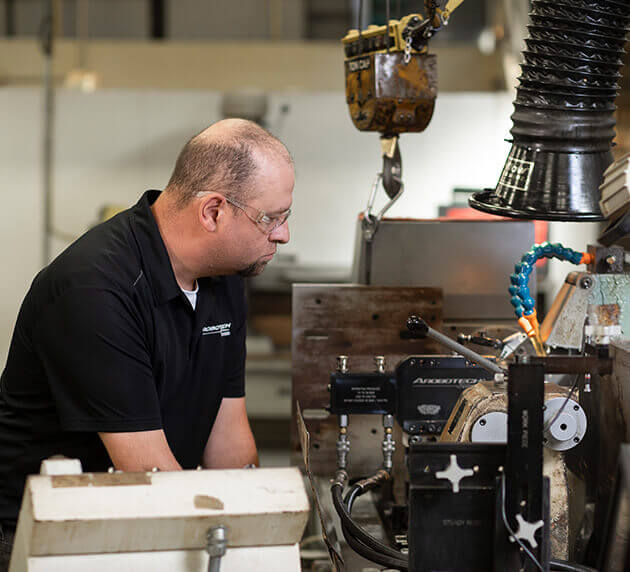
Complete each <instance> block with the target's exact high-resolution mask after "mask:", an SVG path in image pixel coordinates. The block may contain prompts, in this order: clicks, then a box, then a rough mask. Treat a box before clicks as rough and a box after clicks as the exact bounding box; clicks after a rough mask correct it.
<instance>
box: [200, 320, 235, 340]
mask: <svg viewBox="0 0 630 572" xmlns="http://www.w3.org/2000/svg"><path fill="white" fill-rule="evenodd" d="M231 327H232V322H226V323H225V324H216V325H214V326H204V327H203V328H201V335H202V336H209V335H210V334H219V335H220V336H221V337H225V336H229V335H230V333H231V330H230V328H231Z"/></svg>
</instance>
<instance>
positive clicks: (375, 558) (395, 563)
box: [341, 526, 409, 570]
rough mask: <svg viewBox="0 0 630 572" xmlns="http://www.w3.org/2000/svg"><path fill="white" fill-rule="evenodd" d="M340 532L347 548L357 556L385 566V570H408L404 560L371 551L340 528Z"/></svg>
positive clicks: (344, 529)
mask: <svg viewBox="0 0 630 572" xmlns="http://www.w3.org/2000/svg"><path fill="white" fill-rule="evenodd" d="M341 530H342V532H343V536H344V538H345V539H346V542H347V543H348V546H350V548H352V550H354V551H355V552H356V553H357V554H360V555H361V556H363V558H366V559H367V560H371V561H372V562H376V563H377V564H381V565H382V566H386V567H387V568H396V569H398V570H408V569H409V565H408V563H407V561H406V560H402V559H400V558H392V557H390V556H386V555H385V554H382V553H381V552H378V551H376V550H372V549H371V548H370V547H368V546H366V545H365V544H363V543H362V542H360V541H359V540H358V539H357V538H355V537H354V536H352V534H351V533H350V531H349V530H348V529H347V528H346V527H344V526H342V527H341Z"/></svg>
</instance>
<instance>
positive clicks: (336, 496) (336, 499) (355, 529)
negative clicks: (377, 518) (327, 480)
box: [330, 483, 407, 560]
mask: <svg viewBox="0 0 630 572" xmlns="http://www.w3.org/2000/svg"><path fill="white" fill-rule="evenodd" d="M330 492H331V494H332V499H333V505H334V506H335V510H336V511H337V514H338V515H339V518H340V519H341V524H342V525H343V526H344V527H345V528H347V529H348V531H349V532H350V533H351V535H352V536H353V537H355V538H356V539H357V540H359V541H361V542H362V543H363V544H365V545H366V546H367V547H368V548H371V549H372V550H375V551H377V552H381V553H383V554H385V555H386V556H389V557H391V558H397V559H399V560H400V559H402V560H406V559H407V556H406V555H405V554H403V553H402V552H400V551H399V550H395V549H394V548H391V547H390V546H387V545H386V544H383V543H382V542H381V541H380V540H377V539H376V538H374V537H373V536H372V535H371V534H368V533H367V532H366V531H365V530H363V528H361V527H360V526H359V525H358V524H357V523H356V522H354V521H353V520H352V518H351V517H350V515H349V514H348V511H347V510H346V507H345V505H344V504H343V500H342V498H341V484H340V483H333V485H332V488H331V490H330Z"/></svg>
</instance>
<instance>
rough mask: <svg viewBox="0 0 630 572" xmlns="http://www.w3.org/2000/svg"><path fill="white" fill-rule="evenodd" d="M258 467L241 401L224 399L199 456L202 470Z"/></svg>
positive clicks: (252, 438)
mask: <svg viewBox="0 0 630 572" xmlns="http://www.w3.org/2000/svg"><path fill="white" fill-rule="evenodd" d="M249 464H254V465H258V452H257V451H256V443H255V442H254V436H253V435H252V430H251V428H250V426H249V421H248V420H247V410H246V409H245V398H244V397H224V398H223V401H221V406H220V407H219V412H218V413H217V418H216V420H215V422H214V426H213V427H212V431H211V433H210V437H208V442H207V443H206V448H205V450H204V452H203V466H204V468H206V469H240V468H241V467H244V466H245V465H249Z"/></svg>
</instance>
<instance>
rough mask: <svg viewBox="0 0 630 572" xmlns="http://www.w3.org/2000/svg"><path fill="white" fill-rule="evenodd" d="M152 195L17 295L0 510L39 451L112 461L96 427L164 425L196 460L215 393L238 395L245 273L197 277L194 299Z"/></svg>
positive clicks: (0, 388)
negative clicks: (178, 274)
mask: <svg viewBox="0 0 630 572" xmlns="http://www.w3.org/2000/svg"><path fill="white" fill-rule="evenodd" d="M158 195H159V191H148V192H146V193H145V194H144V195H143V196H142V198H141V199H140V201H139V202H138V203H137V204H136V205H135V206H134V207H132V208H131V209H129V210H126V211H124V212H122V213H120V214H118V215H117V216H115V217H114V218H112V219H110V220H108V221H107V222H105V223H103V224H101V225H99V226H97V227H95V228H94V229H92V230H90V231H89V232H87V233H86V234H85V235H83V236H82V237H81V238H80V239H79V240H77V241H76V242H75V243H74V244H72V245H71V246H70V247H69V248H68V249H67V250H66V251H64V252H63V253H62V254H61V255H60V256H59V257H57V258H56V259H55V260H54V261H53V262H52V263H51V264H50V265H49V266H48V267H46V268H45V269H44V270H42V271H41V272H40V273H39V274H38V275H37V276H36V277H35V280H34V281H33V284H32V285H31V288H30V290H29V292H28V294H27V295H26V298H25V299H24V302H23V303H22V307H21V309H20V312H19V315H18V319H17V323H16V326H15V330H14V333H13V339H12V341H11V347H10V350H9V357H8V360H7V364H6V367H5V370H4V372H3V374H2V378H1V379H0V522H2V521H5V522H6V521H12V520H14V519H16V517H17V514H18V511H19V504H20V499H21V496H22V490H23V487H24V480H25V476H26V475H27V474H31V473H38V472H39V464H40V462H41V460H42V459H44V458H46V457H49V456H51V455H55V454H62V455H66V456H67V457H73V458H78V459H80V460H81V462H82V464H83V469H84V470H85V471H103V470H106V469H107V468H108V467H109V466H111V461H110V459H109V457H108V455H107V451H106V450H105V447H104V446H103V444H102V442H101V440H100V439H99V437H98V435H97V431H105V432H123V431H147V430H152V429H163V430H164V432H165V433H166V438H167V440H168V443H169V445H170V447H171V450H172V451H173V454H174V455H175V457H176V458H177V460H178V461H179V463H180V464H181V465H182V466H183V467H184V468H194V467H196V466H197V465H199V464H200V463H201V459H202V453H203V450H204V446H205V444H206V441H207V439H208V436H209V434H210V430H211V429H212V424H213V423H214V419H215V417H216V414H217V411H218V408H219V405H220V403H221V399H222V398H223V397H242V396H243V395H244V371H245V317H246V311H245V301H244V286H243V280H242V278H240V277H237V276H222V277H218V278H205V279H200V280H198V283H199V292H198V294H197V305H196V309H195V310H193V308H192V306H191V304H190V302H189V301H188V299H187V298H186V296H185V294H184V293H183V292H182V290H181V289H180V288H179V286H178V284H177V282H176V280H175V276H174V274H173V270H172V267H171V264H170V261H169V258H168V254H167V252H166V247H165V246H164V243H163V241H162V238H161V236H160V232H159V230H158V227H157V224H156V222H155V219H154V217H153V213H152V211H151V209H150V206H151V204H152V203H153V202H154V201H155V199H156V198H157V197H158Z"/></svg>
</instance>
